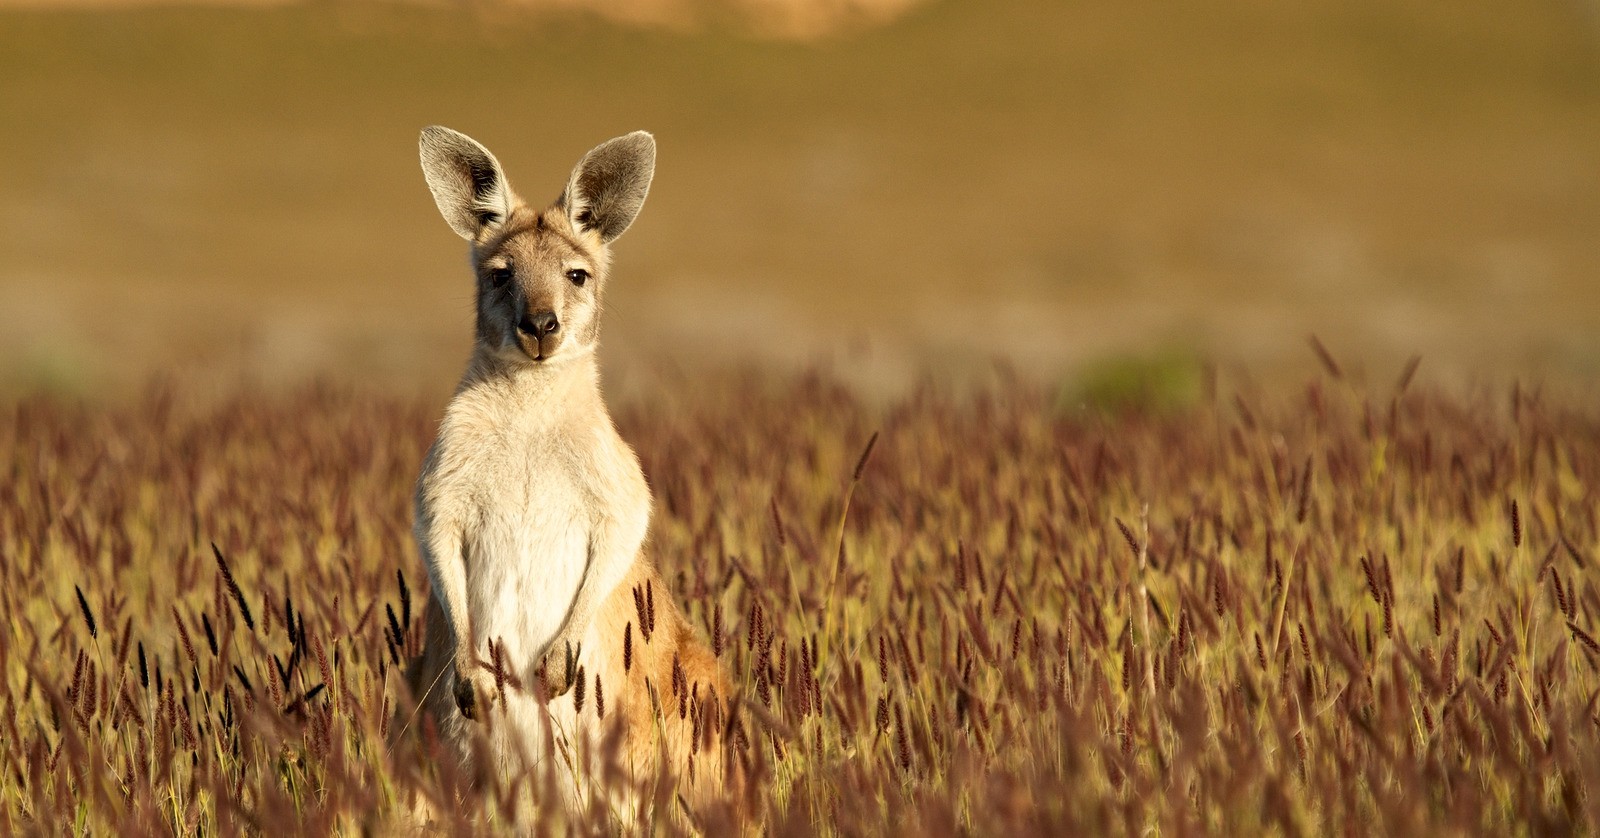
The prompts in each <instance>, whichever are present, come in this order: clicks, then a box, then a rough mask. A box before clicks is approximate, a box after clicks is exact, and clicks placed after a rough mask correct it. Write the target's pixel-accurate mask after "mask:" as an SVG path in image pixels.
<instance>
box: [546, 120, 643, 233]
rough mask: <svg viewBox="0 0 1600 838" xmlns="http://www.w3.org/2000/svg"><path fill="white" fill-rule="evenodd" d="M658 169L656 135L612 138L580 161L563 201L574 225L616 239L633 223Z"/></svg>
mask: <svg viewBox="0 0 1600 838" xmlns="http://www.w3.org/2000/svg"><path fill="white" fill-rule="evenodd" d="M655 173H656V138H655V137H652V136H650V134H648V133H647V132H644V131H635V132H633V133H632V134H627V135H625V136H621V137H617V138H616V139H614V140H607V141H605V142H603V143H601V144H600V145H597V146H595V147H594V149H593V150H591V151H590V152H589V153H588V154H585V155H584V156H583V159H582V160H579V161H578V165H577V167H576V168H574V169H573V170H572V176H571V177H570V178H568V179H567V189H566V191H565V192H563V193H561V202H562V204H563V205H564V206H565V207H566V210H567V216H568V217H569V218H571V219H572V224H573V226H575V227H577V228H578V229H580V230H594V231H596V232H598V233H599V234H600V240H601V241H602V242H607V243H609V242H611V241H612V240H613V239H615V238H616V237H618V236H620V235H622V233H623V231H625V230H627V229H628V225H629V224H632V223H633V219H634V217H635V216H637V215H638V214H639V209H640V208H641V207H643V206H644V196H645V195H647V194H649V192H650V178H651V177H652V176H654V175H655Z"/></svg>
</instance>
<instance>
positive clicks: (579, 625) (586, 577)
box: [554, 537, 640, 652]
mask: <svg viewBox="0 0 1600 838" xmlns="http://www.w3.org/2000/svg"><path fill="white" fill-rule="evenodd" d="M639 540H640V539H631V538H626V537H623V538H616V537H612V538H603V539H599V540H597V541H596V543H595V544H594V545H593V546H592V547H591V549H590V556H589V562H588V565H587V567H585V568H584V573H583V581H582V582H581V583H580V584H579V585H578V593H577V595H576V596H575V597H574V598H573V601H572V608H571V609H570V610H569V611H568V612H567V620H566V623H565V625H563V626H562V629H561V632H560V634H559V635H558V639H561V640H565V641H568V642H571V643H573V644H576V643H577V642H578V641H579V640H581V639H582V638H583V636H584V634H586V633H587V632H588V631H589V625H590V624H591V623H593V622H594V618H595V615H596V614H598V613H599V611H600V606H601V604H602V603H604V602H605V601H606V598H607V597H609V596H611V593H612V592H613V591H615V590H616V589H617V586H618V585H620V584H622V580H623V579H625V578H627V575H628V569H629V568H631V567H632V566H633V563H634V560H635V559H636V558H637V556H638V552H639V546H638V545H639ZM554 651H556V652H561V651H562V650H561V649H555V650H554Z"/></svg>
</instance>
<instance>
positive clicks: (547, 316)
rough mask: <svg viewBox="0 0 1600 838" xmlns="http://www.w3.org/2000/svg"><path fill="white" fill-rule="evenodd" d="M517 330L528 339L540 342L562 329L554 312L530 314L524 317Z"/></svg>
mask: <svg viewBox="0 0 1600 838" xmlns="http://www.w3.org/2000/svg"><path fill="white" fill-rule="evenodd" d="M517 328H518V329H519V330H520V331H521V332H522V333H523V334H525V335H527V336H528V337H531V338H533V339H535V340H538V339H539V338H543V337H546V336H548V335H553V334H555V333H556V330H558V329H560V328H561V321H559V320H557V319H556V313H555V312H553V311H541V312H538V313H537V314H535V313H532V312H530V313H528V314H524V315H522V322H520V323H518V324H517Z"/></svg>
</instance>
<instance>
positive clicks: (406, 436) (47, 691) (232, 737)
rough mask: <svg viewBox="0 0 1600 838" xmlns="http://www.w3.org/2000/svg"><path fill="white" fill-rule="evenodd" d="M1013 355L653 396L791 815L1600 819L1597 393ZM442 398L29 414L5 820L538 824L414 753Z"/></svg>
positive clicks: (637, 416) (1045, 823)
mask: <svg viewBox="0 0 1600 838" xmlns="http://www.w3.org/2000/svg"><path fill="white" fill-rule="evenodd" d="M1335 371H1337V370H1335ZM1000 381H1001V382H1002V383H996V384H992V385H990V386H988V387H986V388H985V389H982V390H980V391H979V392H976V393H969V394H966V395H962V396H956V395H951V394H942V393H941V392H939V391H938V390H937V389H936V388H934V389H922V390H919V391H916V392H914V393H912V394H910V395H908V396H907V397H905V398H904V399H902V400H900V401H897V402H894V403H891V404H887V405H882V406H869V405H868V404H866V403H864V402H862V401H860V400H858V399H857V398H856V397H854V396H852V395H851V394H850V393H849V392H848V391H846V390H844V389H842V388H840V387H838V386H836V385H834V384H832V383H830V382H829V381H828V380H826V379H825V378H821V377H812V378H806V379H798V380H778V379H770V378H759V377H750V378H746V379H739V380H721V381H718V382H712V383H706V382H702V383H701V385H700V387H698V388H696V389H694V390H693V392H690V391H689V390H688V389H679V390H677V391H676V392H662V393H659V394H658V395H657V396H656V397H655V398H652V399H651V400H648V401H641V402H638V403H635V404H630V405H626V406H623V407H622V408H621V409H620V410H619V411H618V420H619V424H620V425H621V427H622V430H623V433H624V436H625V437H627V438H628V439H629V440H631V441H632V442H633V443H634V444H635V446H636V447H637V448H638V449H639V452H640V455H641V458H642V460H643V462H644V465H645V469H646V472H647V473H648V475H649V477H650V480H651V483H652V486H653V489H654V492H655V496H656V517H655V523H654V527H653V535H652V541H651V547H650V550H651V553H652V555H653V556H654V557H655V558H656V560H657V561H658V562H659V564H660V566H661V567H662V569H663V572H664V575H665V577H666V578H667V579H668V581H669V584H670V587H671V588H672V591H671V595H673V596H675V597H676V598H677V600H678V601H679V602H680V603H681V604H683V605H685V606H686V608H687V610H688V613H689V615H690V617H691V620H692V621H693V622H694V623H696V624H697V625H698V626H700V627H701V630H702V632H703V633H704V635H705V636H706V637H707V638H708V639H710V638H712V637H713V635H715V636H716V638H717V639H716V640H715V641H714V642H718V643H720V644H721V646H722V648H723V652H722V660H723V661H724V665H725V666H727V667H728V669H729V671H730V672H731V673H732V674H733V678H734V681H735V682H736V684H737V685H738V687H739V689H740V691H741V698H740V700H741V701H742V702H744V703H745V704H746V706H747V708H748V712H745V713H743V714H742V715H741V717H740V718H741V721H740V722H739V723H738V724H739V725H740V726H741V728H742V730H743V733H742V734H740V735H739V736H737V737H734V741H735V742H736V743H741V744H742V747H740V748H738V750H739V754H740V756H739V759H740V760H741V761H742V763H743V765H744V767H745V770H746V771H747V772H748V774H749V776H750V778H751V784H750V792H749V799H750V800H751V801H752V802H754V804H755V805H754V807H753V811H754V812H756V817H758V818H759V819H760V820H761V822H762V823H764V824H765V825H766V826H767V827H769V828H770V829H772V830H773V831H774V832H785V831H798V832H817V831H822V832H828V831H832V832H836V833H838V834H854V833H857V832H863V831H871V832H876V831H894V832H902V833H903V832H906V831H907V830H910V831H916V832H919V833H920V832H930V833H949V832H959V831H976V832H983V833H990V834H1012V833H1014V832H1052V833H1060V832H1061V831H1062V830H1077V831H1080V832H1089V833H1094V832H1111V831H1114V832H1144V831H1147V830H1154V831H1155V832H1157V833H1160V834H1180V833H1185V832H1192V831H1199V832H1203V833H1212V834H1249V833H1254V832H1258V831H1261V830H1275V831H1279V832H1282V833H1284V834H1291V833H1300V832H1309V833H1328V832H1338V831H1343V830H1346V829H1356V830H1364V829H1368V828H1378V829H1381V830H1383V831H1388V832H1399V831H1403V830H1407V831H1409V830H1418V829H1420V830H1424V831H1428V832H1435V831H1439V830H1463V831H1467V832H1482V831H1489V832H1495V833H1500V834H1507V833H1509V834H1517V833H1524V832H1536V831H1541V830H1551V829H1555V830H1562V831H1564V830H1567V829H1577V830H1579V831H1585V830H1592V829H1593V828H1594V826H1595V824H1596V823H1597V822H1600V818H1597V812H1600V808H1597V807H1600V804H1597V803H1596V800H1595V797H1594V795H1595V791H1596V788H1597V786H1596V783H1597V781H1600V776H1597V771H1600V737H1597V735H1596V725H1597V721H1596V715H1595V708H1594V703H1593V702H1594V696H1595V695H1596V693H1597V689H1600V675H1597V670H1596V666H1597V663H1600V647H1597V645H1596V642H1595V639H1594V638H1595V635H1596V634H1597V633H1600V627H1597V626H1596V620H1595V617H1596V612H1597V609H1600V597H1597V592H1596V586H1595V579H1594V573H1595V570H1594V561H1595V549H1596V544H1597V542H1600V527H1597V518H1596V515H1597V510H1600V504H1597V503H1596V496H1595V494H1594V488H1593V487H1594V485H1595V481H1596V479H1597V477H1600V443H1597V441H1600V434H1597V433H1596V430H1597V428H1600V415H1597V414H1596V413H1595V408H1594V405H1593V403H1592V400H1584V399H1576V398H1567V397H1556V396H1552V395H1544V394H1542V393H1541V392H1540V391H1539V390H1537V389H1528V388H1521V387H1518V388H1512V389H1509V390H1506V391H1501V392H1498V393H1495V394H1492V395H1490V394H1482V395H1478V396H1471V397H1467V396H1451V395H1445V394H1442V393H1440V392H1436V391H1433V390H1429V389H1427V388H1425V387H1422V386H1419V385H1409V383H1407V384H1405V385H1402V386H1401V387H1397V388H1394V389H1389V388H1383V387H1365V386H1358V385H1354V384H1351V383H1349V382H1348V381H1346V380H1345V379H1343V378H1341V377H1327V378H1323V379H1320V380H1317V381H1312V382H1310V383H1308V384H1306V385H1305V386H1304V387H1303V388H1302V389H1300V390H1298V391H1295V392H1293V393H1285V394H1279V395H1275V396H1270V397H1268V396H1248V395H1247V396H1237V397H1236V396H1235V394H1234V393H1233V392H1231V391H1227V390H1226V388H1224V391H1223V392H1221V393H1218V394H1210V393H1207V394H1205V395H1203V396H1202V397H1201V398H1199V399H1198V400H1197V401H1195V402H1193V403H1192V404H1190V405H1189V406H1187V407H1181V408H1179V409H1176V410H1164V411H1162V412H1158V413H1142V412H1139V411H1137V410H1135V411H1132V412H1124V413H1121V414H1117V415H1114V416H1113V415H1108V414H1098V413H1090V414H1083V413H1080V412H1077V411H1067V412H1064V413H1063V412H1058V409H1057V408H1056V407H1055V406H1054V398H1055V394H1053V393H1049V392H1046V391H1044V390H1042V389H1039V388H1035V387H1033V386H1031V385H1026V384H1021V383H1015V382H1012V383H1003V382H1004V381H1005V379H1004V378H1003V377H1001V379H1000ZM435 412H436V406H435V405H429V404H423V403H420V402H418V401H414V400H407V399H399V398H394V397H389V396H384V395H380V394H373V393H361V392H355V391H350V390H346V389H343V388H333V387H308V388H301V389H299V390H297V391H295V392H293V393H292V394H288V395H281V396H262V395H255V394H249V393H240V394H238V395H236V396H232V397H229V398H226V399H223V400H221V401H216V400H204V399H199V398H197V397H196V396H195V395H194V393H193V392H191V391H190V390H188V389H186V387H185V386H184V385H167V386H163V387H156V388H153V389H151V390H150V391H149V392H148V393H147V394H146V395H145V396H144V397H143V398H142V399H140V400H137V401H136V402H134V403H130V404H126V405H122V406H85V405H80V404H74V403H71V402H66V401H61V400H58V399H53V398H50V397H35V398H29V399H24V400H22V401H20V402H17V403H15V404H13V405H12V406H10V408H9V409H8V410H7V411H6V413H5V419H4V421H3V423H0V457H3V459H4V461H5V462H6V463H7V464H8V465H7V468H6V477H5V479H4V480H3V481H0V550H3V552H4V556H5V563H4V579H3V582H0V603H3V606H4V612H3V613H4V620H3V622H0V627H3V635H0V672H3V676H4V683H3V690H4V704H3V712H4V720H3V722H0V741H3V749H0V759H3V762H0V800H3V802H4V809H3V811H4V813H5V814H4V818H5V823H6V824H7V827H8V831H17V830H39V831H46V832H58V831H62V830H67V831H71V832H74V833H77V834H104V833H106V832H108V831H116V832H119V833H122V834H128V833H130V832H132V833H138V832H147V833H156V832H160V833H165V834H170V833H171V832H173V831H177V832H180V833H183V834H191V833H193V832H195V831H196V830H200V831H202V832H205V833H207V834H211V833H216V832H223V833H226V832H232V831H236V830H238V829H260V830H272V831H277V830H289V831H297V832H298V831H305V830H311V831H314V832H321V831H326V830H329V829H337V830H341V831H345V832H358V831H361V830H364V829H380V830H382V829H390V828H396V827H398V826H403V825H407V824H411V823H412V822H413V820H412V814H411V813H412V803H413V801H414V800H415V798H416V796H417V795H418V794H424V795H427V796H430V797H432V798H433V799H434V800H435V801H436V802H437V801H447V800H459V803H458V804H456V803H452V804H451V805H450V806H448V807H446V810H445V811H446V812H447V814H448V816H449V818H455V819H457V820H455V821H449V822H451V823H456V825H457V826H458V827H460V828H469V827H470V828H484V827H487V828H491V829H498V828H504V827H505V822H504V821H503V820H502V819H501V818H500V816H499V815H497V814H496V811H497V809H496V805H495V803H494V801H493V799H492V797H493V796H492V795H484V794H482V793H480V792H478V791H474V790H472V789H471V788H470V787H469V786H468V785H465V784H463V781H462V779H461V778H459V777H455V776H453V775H451V774H450V773H449V772H442V771H440V770H439V768H438V765H437V764H435V765H419V764H416V763H414V762H411V761H409V760H406V759H400V758H398V757H395V756H393V755H391V754H390V753H389V751H388V749H387V747H386V744H385V735H386V733H387V732H388V730H389V727H390V725H391V724H405V723H407V722H409V721H410V719H409V718H408V717H407V716H406V715H405V714H404V713H402V714H401V715H400V716H399V717H396V716H395V707H396V706H397V705H398V703H399V702H400V701H402V700H403V696H402V694H401V693H402V690H401V688H400V684H399V678H398V673H399V668H398V666H397V663H398V662H400V661H403V660H404V659H405V658H406V657H407V656H409V655H412V654H415V653H416V652H417V651H418V650H419V649H420V642H421V632H422V627H421V625H420V617H421V612H422V609H423V607H424V603H425V601H426V591H425V585H426V581H425V579H426V577H425V575H424V574H423V572H422V568H421V566H420V564H419V561H418V559H417V557H416V555H415V552H414V549H413V548H412V546H411V543H410V537H409V506H408V500H407V498H408V495H409V492H410V488H411V483H412V480H413V478H414V475H415V471H416V468H417V465H418V460H419V457H420V455H421V453H422V451H423V450H424V448H425V446H426V443H427V441H428V439H429V438H430V437H431V431H432V423H433V421H434V415H435ZM874 433H876V434H878V436H877V440H876V443H875V444H874V445H872V447H871V451H870V456H866V457H863V452H864V450H865V449H866V447H867V442H868V439H869V438H870V437H871V436H872V435H873V434H874ZM857 478H859V479H857ZM1146 510H1147V511H1146ZM213 543H214V544H215V545H216V547H217V549H218V550H219V551H220V553H221V556H220V557H219V555H218V554H216V553H214V552H213V549H212V544H213ZM1141 553H1143V554H1144V555H1145V557H1146V563H1147V567H1146V569H1145V570H1144V571H1143V572H1142V573H1141V572H1140V561H1139V556H1140V554H1141ZM223 557H225V558H223ZM224 562H225V564H224ZM224 567H226V568H228V569H229V570H230V571H231V574H232V577H233V578H234V579H235V580H236V584H237V591H238V593H237V595H236V594H235V593H234V589H233V587H231V586H230V585H229V584H228V582H227V579H226V577H225V575H224V569H223V568H224ZM397 571H398V572H400V573H403V574H404V577H405V580H406V583H407V584H408V585H409V586H410V590H409V594H408V596H407V597H406V598H402V595H401V593H400V585H399V582H398V579H397ZM77 590H81V591H82V592H83V596H84V599H83V602H82V604H81V605H80V602H79V600H78V596H77V593H76V591H77ZM1141 590H1147V592H1148V593H1147V595H1144V596H1141V593H1140V591H1141ZM719 611H720V614H721V617H720V623H719V621H718V618H717V616H716V615H717V613H718V612H719ZM246 612H248V614H249V616H250V622H251V623H253V626H254V627H253V628H251V627H250V626H248V625H246V621H245V614H246ZM390 612H393V616H392V617H391V616H390ZM90 619H92V620H93V633H92V634H91V631H90V623H89V620H90ZM180 620H181V622H179V621H180ZM718 625H720V628H717V626H718ZM180 626H181V628H180ZM291 626H292V628H291ZM213 644H215V651H213ZM535 788H538V786H537V785H536V786H535ZM665 800H666V801H667V802H664V803H661V806H660V807H659V808H656V809H653V810H651V812H652V813H651V814H650V817H651V818H652V819H653V821H654V822H655V823H656V825H657V828H659V829H663V830H667V831H674V830H677V829H681V828H683V822H682V821H681V820H675V819H674V817H675V816H674V815H673V814H672V811H673V806H672V805H671V804H670V798H666V799H665ZM588 826H590V827H594V828H599V829H604V828H608V827H607V824H606V823H605V822H603V821H601V822H591V823H589V824H588ZM615 826H616V824H615V823H612V824H610V827H613V828H614V827H615ZM442 828H443V827H442ZM453 828H455V827H451V828H450V829H453ZM450 829H446V830H445V831H450Z"/></svg>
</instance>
